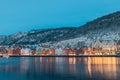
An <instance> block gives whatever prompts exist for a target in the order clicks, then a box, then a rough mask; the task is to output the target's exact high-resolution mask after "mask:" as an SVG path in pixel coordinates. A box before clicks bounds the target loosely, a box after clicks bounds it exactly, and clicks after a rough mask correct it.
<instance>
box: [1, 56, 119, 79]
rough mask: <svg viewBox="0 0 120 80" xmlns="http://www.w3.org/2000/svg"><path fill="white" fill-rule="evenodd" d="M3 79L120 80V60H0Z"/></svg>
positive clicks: (31, 58)
mask: <svg viewBox="0 0 120 80" xmlns="http://www.w3.org/2000/svg"><path fill="white" fill-rule="evenodd" d="M0 80H120V58H117V57H102V58H100V57H92V58H90V57H88V58H87V57H85V58H81V57H79V58H74V57H71V58H66V57H64V58H58V57H56V58H55V57H54V58H52V57H49V58H48V57H46V58H45V57H44V58H43V57H41V58H39V57H36V58H34V57H21V58H17V57H16V58H9V59H4V58H0Z"/></svg>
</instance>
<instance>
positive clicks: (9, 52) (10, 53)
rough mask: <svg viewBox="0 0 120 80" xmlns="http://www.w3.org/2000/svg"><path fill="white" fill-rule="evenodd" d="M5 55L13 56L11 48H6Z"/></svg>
mask: <svg viewBox="0 0 120 80" xmlns="http://www.w3.org/2000/svg"><path fill="white" fill-rule="evenodd" d="M7 54H8V55H12V54H13V50H12V48H11V47H8V51H7Z"/></svg>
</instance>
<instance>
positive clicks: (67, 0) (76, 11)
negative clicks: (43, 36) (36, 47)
mask: <svg viewBox="0 0 120 80" xmlns="http://www.w3.org/2000/svg"><path fill="white" fill-rule="evenodd" d="M119 10H120V0H0V35H8V34H12V33H15V32H18V31H28V30H32V29H43V28H55V27H68V26H69V27H71V26H80V25H83V24H85V23H86V22H88V21H91V20H93V19H95V18H97V17H100V16H103V15H106V14H109V13H113V12H116V11H119Z"/></svg>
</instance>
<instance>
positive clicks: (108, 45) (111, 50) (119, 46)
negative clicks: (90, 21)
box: [83, 40, 120, 55]
mask: <svg viewBox="0 0 120 80" xmlns="http://www.w3.org/2000/svg"><path fill="white" fill-rule="evenodd" d="M83 50H84V54H103V55H104V54H116V53H119V52H120V41H118V43H116V42H115V41H99V40H97V41H96V42H94V43H92V44H91V46H89V47H84V48H83Z"/></svg>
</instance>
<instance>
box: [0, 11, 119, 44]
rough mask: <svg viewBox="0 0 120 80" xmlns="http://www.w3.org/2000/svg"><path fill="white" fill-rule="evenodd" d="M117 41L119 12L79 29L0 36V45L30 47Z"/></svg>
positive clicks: (69, 28)
mask: <svg viewBox="0 0 120 80" xmlns="http://www.w3.org/2000/svg"><path fill="white" fill-rule="evenodd" d="M119 39H120V12H115V13H112V14H109V15H105V16H103V17H100V18H97V19H95V20H93V21H91V22H88V23H86V24H85V25H83V26H80V27H65V28H56V29H45V30H32V31H29V32H19V33H16V34H12V35H9V36H0V45H12V44H19V45H27V44H30V45H32V44H41V43H46V42H50V43H52V42H58V43H59V44H60V43H61V42H62V43H66V44H67V43H74V44H77V42H79V41H85V42H86V44H90V43H92V42H95V41H97V40H101V41H102V40H114V41H118V40H119ZM66 41H67V42H66ZM71 45H72V44H71Z"/></svg>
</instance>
